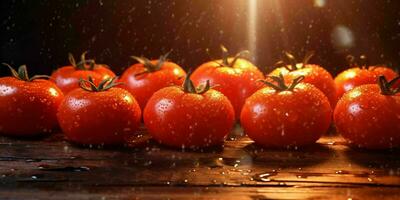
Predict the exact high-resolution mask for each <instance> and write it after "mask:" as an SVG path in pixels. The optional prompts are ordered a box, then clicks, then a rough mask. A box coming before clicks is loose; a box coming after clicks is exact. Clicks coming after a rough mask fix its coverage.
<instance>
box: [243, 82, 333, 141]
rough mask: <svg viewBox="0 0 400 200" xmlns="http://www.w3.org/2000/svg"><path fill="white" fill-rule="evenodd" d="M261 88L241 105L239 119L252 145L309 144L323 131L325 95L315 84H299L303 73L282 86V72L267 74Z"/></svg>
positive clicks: (328, 114) (326, 112)
mask: <svg viewBox="0 0 400 200" xmlns="http://www.w3.org/2000/svg"><path fill="white" fill-rule="evenodd" d="M270 78H272V79H273V80H275V81H276V82H277V84H276V85H275V84H273V83H271V82H268V81H264V83H265V84H266V85H268V86H269V87H264V88H262V89H260V90H258V91H257V92H255V93H254V94H253V95H251V96H250V97H249V98H248V99H247V100H246V103H245V104H244V106H243V109H242V113H241V115H240V122H241V124H242V127H243V129H244V132H245V133H246V134H247V135H248V136H249V137H250V138H251V139H253V140H254V142H255V143H256V144H260V145H262V146H266V147H290V146H303V145H308V144H312V143H314V142H315V141H317V140H318V139H319V138H320V137H321V135H322V134H324V133H325V132H327V130H328V128H329V126H330V123H331V117H332V116H331V115H332V109H331V106H330V104H329V101H328V98H327V97H326V96H325V95H324V93H322V92H321V91H320V90H319V89H318V88H316V87H315V86H313V85H311V84H308V83H300V82H301V80H302V79H304V76H300V77H298V78H296V79H294V80H293V83H292V84H291V85H290V86H286V84H285V80H284V77H283V75H280V76H279V77H275V76H272V77H270Z"/></svg>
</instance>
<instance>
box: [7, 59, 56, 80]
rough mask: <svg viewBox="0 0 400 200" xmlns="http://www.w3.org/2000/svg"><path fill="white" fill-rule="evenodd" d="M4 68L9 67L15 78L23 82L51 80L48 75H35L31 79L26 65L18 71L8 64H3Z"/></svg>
mask: <svg viewBox="0 0 400 200" xmlns="http://www.w3.org/2000/svg"><path fill="white" fill-rule="evenodd" d="M2 64H3V65H4V66H6V67H8V69H10V71H11V74H12V76H13V77H15V78H17V79H19V80H22V81H29V82H30V81H33V80H35V79H41V78H50V76H47V75H35V76H33V77H31V78H30V77H29V74H28V70H27V68H26V65H21V66H20V67H18V71H16V70H15V69H14V68H13V67H11V65H9V64H7V63H2Z"/></svg>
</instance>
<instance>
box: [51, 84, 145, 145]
mask: <svg viewBox="0 0 400 200" xmlns="http://www.w3.org/2000/svg"><path fill="white" fill-rule="evenodd" d="M83 81H84V80H82V81H81V84H80V86H81V88H78V89H75V90H73V91H71V92H70V93H68V94H67V95H66V96H65V99H64V101H63V102H62V103H61V105H60V108H59V110H58V114H57V117H58V121H59V123H60V126H61V129H62V130H63V132H64V134H65V135H66V137H67V139H68V140H69V141H71V142H74V143H78V144H83V145H117V144H122V143H124V141H125V139H126V138H128V137H130V136H132V135H134V134H135V131H136V130H137V129H138V128H139V126H140V118H141V111H140V107H139V105H138V103H137V102H136V100H135V98H133V96H132V95H131V94H130V93H129V92H128V91H126V90H124V89H121V88H115V87H114V86H115V85H116V84H115V83H114V81H115V78H113V79H106V80H104V81H102V82H101V83H100V84H99V85H98V86H95V84H94V82H93V80H92V79H91V78H89V81H84V82H83ZM88 85H90V88H89V87H88Z"/></svg>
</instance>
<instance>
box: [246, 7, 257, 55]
mask: <svg viewBox="0 0 400 200" xmlns="http://www.w3.org/2000/svg"><path fill="white" fill-rule="evenodd" d="M257 1H258V0H248V27H247V30H248V33H247V38H248V45H247V46H248V47H247V48H248V49H249V51H250V52H251V53H252V55H253V59H254V60H256V59H257V58H256V55H257V53H256V51H257Z"/></svg>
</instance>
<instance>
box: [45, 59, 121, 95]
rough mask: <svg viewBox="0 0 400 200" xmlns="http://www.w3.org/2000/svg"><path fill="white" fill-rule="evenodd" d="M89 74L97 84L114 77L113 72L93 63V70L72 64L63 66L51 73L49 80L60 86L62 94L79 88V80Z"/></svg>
mask: <svg viewBox="0 0 400 200" xmlns="http://www.w3.org/2000/svg"><path fill="white" fill-rule="evenodd" d="M89 76H91V77H92V78H93V80H94V82H95V84H96V85H97V84H99V83H100V82H101V81H103V80H105V79H108V78H112V77H115V74H114V72H112V71H111V70H110V69H108V68H107V67H105V66H103V65H99V64H97V65H95V67H94V68H93V70H89V69H88V70H81V69H77V68H76V67H74V66H64V67H61V68H59V69H57V70H56V71H55V72H53V74H52V75H51V80H52V81H54V83H55V84H56V85H57V86H58V88H60V89H61V90H62V91H63V92H64V94H67V93H69V92H70V91H72V90H74V89H76V88H79V80H80V79H87V78H88V77H89Z"/></svg>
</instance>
